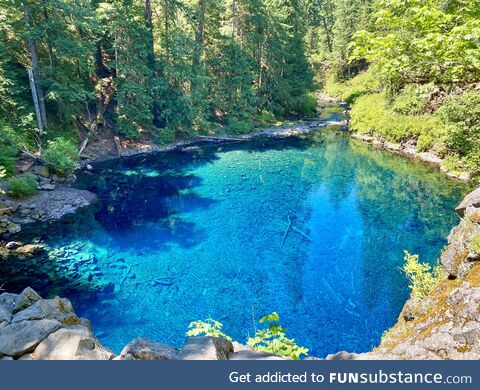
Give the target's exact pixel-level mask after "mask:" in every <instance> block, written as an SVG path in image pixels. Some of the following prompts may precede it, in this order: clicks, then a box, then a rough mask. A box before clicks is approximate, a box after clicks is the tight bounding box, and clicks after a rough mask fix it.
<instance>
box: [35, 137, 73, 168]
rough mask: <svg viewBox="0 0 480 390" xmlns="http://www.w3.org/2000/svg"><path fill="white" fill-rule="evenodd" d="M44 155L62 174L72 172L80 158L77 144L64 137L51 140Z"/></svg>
mask: <svg viewBox="0 0 480 390" xmlns="http://www.w3.org/2000/svg"><path fill="white" fill-rule="evenodd" d="M43 157H44V158H45V160H47V161H48V162H49V163H50V164H51V165H52V167H53V168H54V169H55V170H57V171H59V172H60V173H62V174H69V173H71V172H72V171H73V170H74V169H75V168H76V167H77V164H78V160H79V155H78V150H77V147H76V145H75V144H74V143H73V142H71V141H68V140H66V139H64V138H57V139H55V140H53V141H50V142H49V143H48V147H47V149H46V150H45V152H44V154H43Z"/></svg>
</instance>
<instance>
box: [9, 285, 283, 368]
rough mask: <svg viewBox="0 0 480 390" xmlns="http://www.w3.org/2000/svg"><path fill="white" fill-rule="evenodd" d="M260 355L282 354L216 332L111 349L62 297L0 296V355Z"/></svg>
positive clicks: (251, 357) (193, 357) (83, 357)
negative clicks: (179, 343)
mask: <svg viewBox="0 0 480 390" xmlns="http://www.w3.org/2000/svg"><path fill="white" fill-rule="evenodd" d="M227 359H230V360H266V359H279V360H281V359H282V358H280V357H278V356H274V355H271V354H266V353H259V352H255V351H253V350H252V349H251V348H250V347H247V346H244V345H241V344H239V343H232V342H230V341H228V340H225V339H222V338H218V337H209V336H208V337H190V338H188V339H187V342H186V343H185V345H184V346H183V348H181V349H177V348H175V347H172V346H170V345H166V344H161V343H158V342H155V341H151V340H147V339H143V338H138V339H135V340H133V341H131V342H130V343H128V344H127V345H126V346H125V347H124V348H123V350H122V352H121V353H120V355H118V356H115V354H114V353H113V352H112V351H110V350H109V349H108V348H106V347H104V346H103V345H102V344H101V343H100V341H99V340H98V339H97V338H96V337H95V336H94V334H93V332H92V329H91V326H90V323H89V322H88V321H87V320H85V319H82V318H78V317H77V315H76V314H75V311H74V309H73V307H72V304H71V303H70V301H69V300H68V299H64V298H59V297H55V298H52V299H42V298H41V297H40V296H39V295H38V294H37V293H36V292H35V291H34V290H33V289H31V288H29V287H28V288H26V289H25V290H24V291H22V292H21V293H20V294H18V295H17V294H9V293H3V294H1V295H0V360H227Z"/></svg>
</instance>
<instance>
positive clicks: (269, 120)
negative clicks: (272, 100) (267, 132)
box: [256, 110, 277, 126]
mask: <svg viewBox="0 0 480 390" xmlns="http://www.w3.org/2000/svg"><path fill="white" fill-rule="evenodd" d="M256 119H257V121H259V122H260V125H261V126H267V125H271V124H273V123H275V122H276V121H277V118H276V117H275V114H274V113H273V112H271V111H268V110H261V111H260V113H259V114H257V117H256Z"/></svg>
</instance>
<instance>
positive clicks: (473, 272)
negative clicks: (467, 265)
mask: <svg viewBox="0 0 480 390" xmlns="http://www.w3.org/2000/svg"><path fill="white" fill-rule="evenodd" d="M465 280H466V281H467V282H468V283H469V285H470V286H471V287H480V264H478V265H475V266H474V267H472V269H470V271H469V272H468V274H467V276H466V278H465Z"/></svg>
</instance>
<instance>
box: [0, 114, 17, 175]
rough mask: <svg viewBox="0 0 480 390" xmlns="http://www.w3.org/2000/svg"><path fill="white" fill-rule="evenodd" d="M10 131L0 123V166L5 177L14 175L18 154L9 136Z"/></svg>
mask: <svg viewBox="0 0 480 390" xmlns="http://www.w3.org/2000/svg"><path fill="white" fill-rule="evenodd" d="M10 131H11V129H10V128H7V127H6V125H4V124H3V122H1V121H0V166H2V167H3V169H4V170H5V175H6V176H11V175H13V174H14V173H15V158H16V155H17V153H18V148H17V147H16V146H15V143H14V141H13V139H12V137H11V136H10V134H9V132H10Z"/></svg>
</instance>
